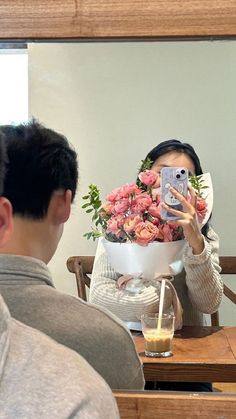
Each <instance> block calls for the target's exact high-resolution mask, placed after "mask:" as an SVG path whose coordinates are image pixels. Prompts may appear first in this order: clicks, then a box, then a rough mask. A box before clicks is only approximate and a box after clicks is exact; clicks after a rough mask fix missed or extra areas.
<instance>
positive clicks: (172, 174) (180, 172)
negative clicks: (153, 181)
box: [161, 167, 188, 220]
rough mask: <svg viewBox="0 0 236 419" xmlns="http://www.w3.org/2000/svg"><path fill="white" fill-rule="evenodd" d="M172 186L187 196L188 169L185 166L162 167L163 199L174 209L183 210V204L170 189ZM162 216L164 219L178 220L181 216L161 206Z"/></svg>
mask: <svg viewBox="0 0 236 419" xmlns="http://www.w3.org/2000/svg"><path fill="white" fill-rule="evenodd" d="M170 186H172V187H173V188H175V189H176V190H177V191H178V192H180V193H181V194H182V195H184V196H185V197H187V193H188V169H186V168H185V167H163V168H162V169H161V201H162V202H165V203H166V204H167V205H169V206H170V207H172V208H174V209H177V210H180V211H183V207H182V204H181V203H180V202H179V200H178V199H176V198H175V197H174V195H172V193H171V192H170V191H169V188H170ZM161 218H162V219H163V220H177V219H178V218H179V217H177V216H176V215H173V214H171V213H170V212H169V211H166V210H165V209H164V208H162V207H161Z"/></svg>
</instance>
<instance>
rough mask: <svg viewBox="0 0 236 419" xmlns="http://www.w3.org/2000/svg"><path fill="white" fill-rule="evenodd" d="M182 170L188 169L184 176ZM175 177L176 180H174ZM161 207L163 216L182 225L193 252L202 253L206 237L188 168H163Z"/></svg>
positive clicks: (170, 221) (168, 220)
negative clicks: (189, 183)
mask: <svg viewBox="0 0 236 419" xmlns="http://www.w3.org/2000/svg"><path fill="white" fill-rule="evenodd" d="M168 169H169V170H168ZM176 169H178V171H176ZM181 170H182V171H186V172H185V173H182V178H181ZM185 174H186V176H185ZM178 175H180V177H176V176H178ZM173 179H175V180H174V181H173ZM176 180H177V182H176ZM181 183H182V185H181V186H180V188H179V187H178V185H179V184H181ZM173 184H175V186H177V188H178V190H179V191H178V190H177V189H176V188H175V187H173V186H172V185H173ZM167 189H168V191H167ZM180 191H181V192H180ZM182 191H183V193H182ZM188 191H189V194H190V201H189V200H188V199H187V193H188ZM165 198H166V199H165ZM166 202H167V203H169V202H170V203H172V205H168V204H167V203H166ZM161 207H162V209H161V216H162V218H163V219H166V220H167V222H169V223H173V222H174V223H175V224H177V225H180V226H181V227H182V228H183V232H184V236H185V239H186V240H187V241H188V243H189V245H190V246H191V248H192V251H193V254H200V253H202V251H203V250H204V238H203V236H202V234H201V230H200V226H199V223H198V219H197V213H196V194H195V192H194V190H193V188H192V187H191V186H188V171H187V169H185V168H173V167H168V168H167V167H165V168H163V169H162V171H161ZM163 214H164V217H163Z"/></svg>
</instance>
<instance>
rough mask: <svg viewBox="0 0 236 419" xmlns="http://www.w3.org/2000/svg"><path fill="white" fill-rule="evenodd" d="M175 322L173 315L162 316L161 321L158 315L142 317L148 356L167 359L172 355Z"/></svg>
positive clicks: (144, 315)
mask: <svg viewBox="0 0 236 419" xmlns="http://www.w3.org/2000/svg"><path fill="white" fill-rule="evenodd" d="M174 321H175V316H174V315H173V314H162V318H161V321H160V319H159V314H158V313H154V314H153V313H152V314H143V315H142V316H141V324H142V332H143V335H144V339H145V355H146V356H151V357H167V356H171V355H172V339H173V335H174Z"/></svg>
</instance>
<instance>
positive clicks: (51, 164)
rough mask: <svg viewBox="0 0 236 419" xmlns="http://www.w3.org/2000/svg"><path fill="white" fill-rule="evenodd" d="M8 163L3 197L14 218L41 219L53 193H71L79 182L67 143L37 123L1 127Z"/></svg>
mask: <svg viewBox="0 0 236 419" xmlns="http://www.w3.org/2000/svg"><path fill="white" fill-rule="evenodd" d="M0 132H2V133H3V134H5V146H6V150H7V156H8V163H7V175H6V177H5V184H4V192H3V194H4V196H5V197H6V198H8V199H9V200H10V201H11V203H12V206H13V214H14V215H18V216H21V217H26V218H32V219H35V220H37V219H42V218H44V217H45V216H46V214H47V211H48V207H49V203H50V200H51V198H52V195H53V193H54V192H59V191H66V190H70V191H71V195H72V200H73V198H74V196H75V192H76V186H77V181H78V168H77V157H76V153H75V151H74V150H73V149H72V148H71V147H70V145H69V143H68V141H67V139H66V138H65V137H64V136H63V135H61V134H58V133H56V132H55V131H53V130H51V129H48V128H45V127H44V126H42V125H41V124H39V123H38V122H35V121H33V122H30V123H28V124H26V125H23V124H22V125H18V126H11V125H3V126H0Z"/></svg>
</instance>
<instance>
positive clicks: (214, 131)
mask: <svg viewBox="0 0 236 419" xmlns="http://www.w3.org/2000/svg"><path fill="white" fill-rule="evenodd" d="M29 110H30V113H31V115H34V116H35V117H37V118H39V119H40V120H41V121H42V122H43V123H45V124H46V125H48V126H50V127H51V128H54V129H56V130H58V131H60V132H62V133H64V134H65V135H66V136H67V137H68V138H69V140H70V141H71V142H72V143H73V144H74V146H75V147H76V150H77V151H78V154H79V162H80V182H79V190H78V196H77V197H76V200H75V204H74V206H73V209H72V216H71V218H70V220H69V222H68V223H67V224H66V226H65V232H64V236H63V238H62V240H61V243H60V245H59V248H58V251H57V253H56V255H55V256H54V258H53V260H52V261H51V263H50V268H51V270H52V273H53V276H54V280H55V283H56V285H57V287H58V288H60V289H61V290H64V291H66V292H68V293H75V283H74V279H73V277H72V275H71V274H69V273H68V272H67V270H66V267H65V261H66V259H67V257H69V256H71V255H75V254H94V253H95V244H94V243H92V242H87V241H86V239H84V238H83V237H82V235H83V233H84V232H86V231H88V230H89V226H90V220H89V217H88V216H87V215H86V214H85V213H83V211H82V210H81V209H80V207H81V196H82V195H84V194H85V193H86V191H87V186H88V184H89V183H91V182H93V183H97V184H98V185H99V186H100V187H101V189H102V192H103V196H104V195H105V194H106V193H107V192H108V191H110V190H111V189H112V188H113V187H116V186H118V185H119V184H121V183H123V182H129V181H132V180H133V179H134V178H135V174H136V172H137V167H138V165H139V162H140V160H141V159H142V158H144V157H145V155H146V153H147V151H149V149H150V148H152V147H153V146H155V145H156V144H157V143H158V142H160V141H161V140H163V139H168V138H179V139H184V140H186V141H189V142H190V143H191V144H192V145H193V146H194V147H195V148H196V151H197V152H198V153H199V155H200V156H201V161H202V165H203V168H204V169H205V170H206V171H210V172H211V174H212V177H213V181H214V189H215V204H214V217H213V223H214V226H215V229H216V231H217V232H218V233H219V235H220V237H221V249H220V253H221V254H222V255H223V254H235V253H236V242H235V236H236V234H235V233H236V227H235V217H234V215H235V208H236V195H235V193H234V184H235V182H236V174H235V166H236V165H235V162H236V157H235V155H236V141H235V133H236V129H235V128H236V121H235V115H236V42H232V41H231V42H230V41H228V42H225V41H224V42H223V41H221V42H162V43H157V42H145V43H144V42H143V43H80V44H76V43H71V44H63V43H58V44H31V45H29ZM222 311H223V316H224V320H225V321H226V322H227V321H228V322H229V323H232V318H234V317H235V316H234V314H233V312H232V311H230V312H229V313H228V314H226V308H225V307H224V306H223V309H222ZM232 316H233V317H232Z"/></svg>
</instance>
